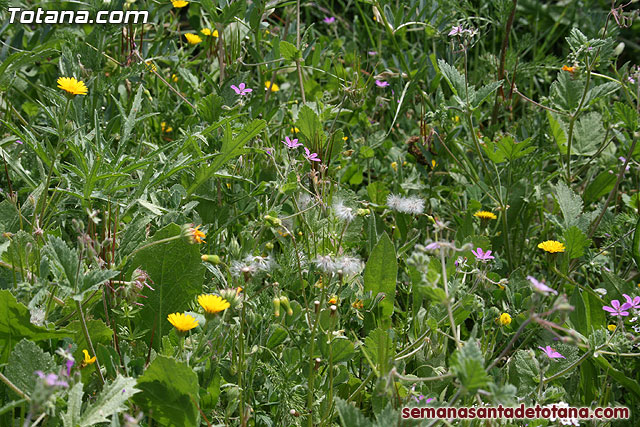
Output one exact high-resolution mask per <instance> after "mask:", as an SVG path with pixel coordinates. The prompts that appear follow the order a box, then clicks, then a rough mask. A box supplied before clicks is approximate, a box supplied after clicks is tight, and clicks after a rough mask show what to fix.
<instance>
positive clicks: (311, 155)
mask: <svg viewBox="0 0 640 427" xmlns="http://www.w3.org/2000/svg"><path fill="white" fill-rule="evenodd" d="M304 152H305V155H304V158H305V159H307V160H309V161H310V162H319V161H320V159H319V158H318V153H312V152H311V151H309V149H308V148H307V147H304Z"/></svg>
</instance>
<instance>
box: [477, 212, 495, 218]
mask: <svg viewBox="0 0 640 427" xmlns="http://www.w3.org/2000/svg"><path fill="white" fill-rule="evenodd" d="M473 216H475V217H476V218H480V219H497V218H498V217H497V216H496V215H495V214H494V213H493V212H489V211H478V212H476V213H474V214H473Z"/></svg>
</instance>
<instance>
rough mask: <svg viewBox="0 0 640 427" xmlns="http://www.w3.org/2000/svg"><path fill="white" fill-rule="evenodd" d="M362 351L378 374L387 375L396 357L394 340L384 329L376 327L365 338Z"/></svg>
mask: <svg viewBox="0 0 640 427" xmlns="http://www.w3.org/2000/svg"><path fill="white" fill-rule="evenodd" d="M362 353H363V354H364V356H365V357H366V359H367V361H368V362H369V364H370V365H371V368H372V369H373V370H374V371H375V373H376V375H377V376H382V375H386V374H387V372H388V371H389V369H390V366H391V360H392V359H393V357H394V351H393V340H392V339H391V336H390V335H389V333H388V332H387V331H385V330H384V329H381V328H377V329H374V330H373V331H371V332H370V333H369V335H368V336H367V338H365V340H364V346H363V347H362Z"/></svg>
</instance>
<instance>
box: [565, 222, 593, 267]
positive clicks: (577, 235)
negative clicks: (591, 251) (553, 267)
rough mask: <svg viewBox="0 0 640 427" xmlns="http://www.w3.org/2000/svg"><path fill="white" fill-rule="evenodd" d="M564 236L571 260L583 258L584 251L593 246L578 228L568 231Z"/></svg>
mask: <svg viewBox="0 0 640 427" xmlns="http://www.w3.org/2000/svg"><path fill="white" fill-rule="evenodd" d="M563 236H564V241H565V244H566V245H567V250H566V253H567V255H568V256H569V259H573V258H579V257H581V256H582V255H584V250H585V249H586V248H588V247H589V245H591V240H590V239H588V238H587V235H586V234H584V233H583V232H582V230H580V229H579V228H578V227H576V226H572V227H570V228H568V229H566V230H565V232H564V234H563Z"/></svg>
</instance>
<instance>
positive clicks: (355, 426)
mask: <svg viewBox="0 0 640 427" xmlns="http://www.w3.org/2000/svg"><path fill="white" fill-rule="evenodd" d="M334 400H335V402H336V409H337V410H338V415H339V416H340V420H341V421H342V425H343V426H349V427H370V426H371V421H369V420H368V419H367V418H366V417H365V416H364V415H363V414H362V412H360V410H359V409H358V408H356V407H355V406H353V405H351V404H349V402H347V401H346V400H342V399H340V398H339V397H338V396H336V397H335V398H334Z"/></svg>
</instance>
